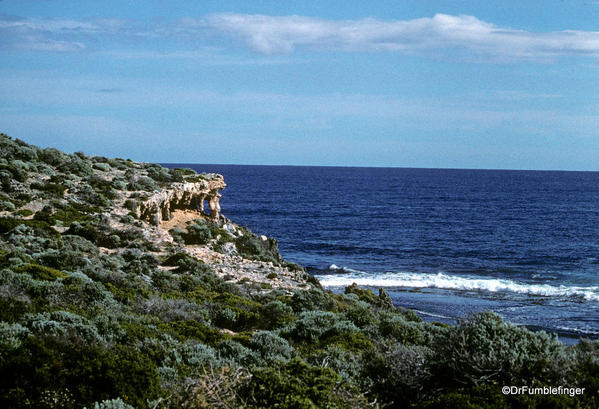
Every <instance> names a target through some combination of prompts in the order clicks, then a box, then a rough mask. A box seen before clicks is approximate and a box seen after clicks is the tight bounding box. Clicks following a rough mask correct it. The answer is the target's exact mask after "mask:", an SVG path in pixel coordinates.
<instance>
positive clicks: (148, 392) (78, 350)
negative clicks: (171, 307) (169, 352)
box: [0, 336, 160, 408]
mask: <svg viewBox="0 0 599 409" xmlns="http://www.w3.org/2000/svg"><path fill="white" fill-rule="evenodd" d="M1 363H2V371H0V405H1V406H2V407H5V408H17V407H19V408H21V407H34V408H35V407H39V408H41V407H43V406H41V405H40V406H38V405H36V404H35V402H40V401H42V397H43V396H44V394H45V392H46V391H47V390H48V388H53V389H54V390H62V391H64V390H68V391H70V393H71V394H72V398H73V400H74V401H75V402H77V407H80V406H79V405H90V404H93V403H94V402H97V401H103V400H106V399H114V398H116V397H118V396H121V397H122V398H123V399H125V400H126V402H127V403H129V404H131V405H132V406H134V407H136V408H147V407H148V405H147V399H155V398H156V397H158V394H159V392H160V385H159V378H158V372H157V370H156V366H155V364H154V363H152V362H151V361H150V360H149V359H148V358H147V357H146V356H144V355H143V354H141V353H140V352H139V351H137V350H135V349H134V348H132V347H127V346H124V345H115V346H113V347H112V348H110V349H106V348H104V347H101V346H90V345H85V344H64V343H63V341H61V340H57V339H54V338H48V337H42V336H39V337H29V338H27V339H25V340H24V341H23V342H22V344H21V345H20V346H19V348H17V349H15V350H13V351H12V353H11V354H10V355H6V356H3V357H2V362H1ZM59 407H60V406H59ZM73 407H75V406H73Z"/></svg>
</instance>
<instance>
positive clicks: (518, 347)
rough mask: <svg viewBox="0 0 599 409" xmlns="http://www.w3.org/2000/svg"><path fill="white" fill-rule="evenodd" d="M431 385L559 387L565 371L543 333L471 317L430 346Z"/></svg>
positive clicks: (494, 318)
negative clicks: (498, 384)
mask: <svg viewBox="0 0 599 409" xmlns="http://www.w3.org/2000/svg"><path fill="white" fill-rule="evenodd" d="M434 350H435V355H434V357H433V361H432V369H431V371H432V373H434V374H435V379H434V381H435V382H436V383H437V384H438V385H443V386H445V387H448V386H457V385H462V386H463V385H480V384H483V383H488V382H492V381H494V382H498V383H500V384H503V385H532V384H534V383H536V382H540V383H541V384H551V385H561V384H564V382H565V380H564V376H565V371H564V369H563V368H568V366H569V365H568V362H567V361H568V358H567V357H566V355H565V353H564V349H563V345H562V344H561V343H560V342H559V341H558V340H557V339H556V337H554V336H550V335H548V334H546V333H545V332H532V331H529V330H528V329H526V328H523V327H517V326H515V325H512V324H509V323H506V322H504V321H503V320H502V319H501V317H499V316H498V315H497V314H494V313H491V312H482V313H477V314H473V315H472V316H471V317H470V318H468V319H466V320H463V321H461V322H460V324H459V325H458V326H455V327H450V328H449V330H448V332H447V335H446V336H445V337H440V338H439V339H438V340H437V342H436V343H435V345H434Z"/></svg>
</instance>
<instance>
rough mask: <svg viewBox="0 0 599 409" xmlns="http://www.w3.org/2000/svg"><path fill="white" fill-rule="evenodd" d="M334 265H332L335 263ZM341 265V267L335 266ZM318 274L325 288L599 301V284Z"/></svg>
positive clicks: (468, 277) (362, 273) (435, 276)
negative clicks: (431, 290)
mask: <svg viewBox="0 0 599 409" xmlns="http://www.w3.org/2000/svg"><path fill="white" fill-rule="evenodd" d="M331 267H332V266H331ZM335 267H337V266H335ZM335 270H341V271H344V273H340V274H330V275H329V274H326V275H317V276H316V278H318V280H319V281H320V283H321V284H322V285H323V286H325V287H346V286H348V285H351V284H352V283H356V284H358V285H361V286H369V287H405V288H441V289H448V290H464V291H489V292H493V293H497V292H506V293H510V292H511V293H519V294H528V295H535V296H544V297H577V298H581V299H584V300H587V301H599V287H597V286H593V287H578V286H565V285H559V286H555V285H549V284H528V283H522V282H518V281H514V280H509V279H503V278H489V277H474V276H455V275H449V274H444V273H438V274H430V273H401V272H400V273H380V274H368V273H364V272H357V271H355V270H353V271H351V272H349V269H345V268H338V267H337V268H336V269H335Z"/></svg>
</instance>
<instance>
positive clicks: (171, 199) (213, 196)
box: [136, 173, 227, 226]
mask: <svg viewBox="0 0 599 409" xmlns="http://www.w3.org/2000/svg"><path fill="white" fill-rule="evenodd" d="M203 177H204V178H205V180H202V181H199V182H183V183H172V184H171V185H170V187H169V188H168V189H165V190H161V191H160V192H157V193H154V194H153V195H152V196H150V197H149V198H147V199H145V200H143V201H141V202H140V203H139V206H138V209H137V211H136V213H137V216H138V217H139V218H140V219H143V220H147V221H148V222H150V223H152V224H154V225H156V226H157V225H158V224H160V222H161V221H163V220H170V219H171V213H172V212H173V210H176V209H195V210H197V211H198V212H200V213H204V200H208V204H209V207H210V217H211V218H213V219H218V217H219V214H220V204H219V200H220V197H221V195H220V193H218V191H219V190H221V189H224V188H225V186H227V185H226V184H225V181H224V179H223V177H222V176H221V175H217V174H214V173H212V174H207V175H203Z"/></svg>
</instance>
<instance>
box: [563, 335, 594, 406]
mask: <svg viewBox="0 0 599 409" xmlns="http://www.w3.org/2000/svg"><path fill="white" fill-rule="evenodd" d="M571 352H572V354H573V361H572V368H571V374H570V379H571V382H572V383H571V385H576V386H577V387H581V388H585V393H584V395H583V396H582V398H583V400H584V402H585V404H586V405H587V406H588V407H598V406H599V341H597V340H595V341H591V340H588V339H581V340H580V342H579V343H578V344H576V345H574V346H572V347H571Z"/></svg>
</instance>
